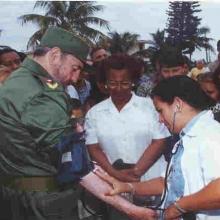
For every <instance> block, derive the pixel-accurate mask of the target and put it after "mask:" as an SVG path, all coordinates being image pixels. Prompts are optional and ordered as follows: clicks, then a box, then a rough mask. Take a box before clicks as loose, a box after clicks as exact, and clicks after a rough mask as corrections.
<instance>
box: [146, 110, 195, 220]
mask: <svg viewBox="0 0 220 220" xmlns="http://www.w3.org/2000/svg"><path fill="white" fill-rule="evenodd" d="M177 110H178V109H177ZM177 110H176V111H174V114H173V122H172V129H171V131H170V133H171V141H172V143H174V140H175V135H174V127H175V121H176V114H177V112H178V111H177ZM179 144H180V141H179V140H178V141H177V142H176V143H175V145H174V147H173V149H172V151H171V158H170V159H169V161H168V163H167V166H166V171H165V177H164V191H163V195H162V197H161V200H160V203H159V204H158V205H156V206H147V208H150V209H153V210H157V211H160V217H159V219H163V217H164V212H165V210H166V208H161V207H162V205H163V203H164V202H165V199H166V195H167V192H168V177H169V175H170V173H171V172H172V166H171V162H172V157H173V156H174V155H175V154H176V153H177V152H178V148H179V147H178V146H179ZM184 215H185V216H182V217H181V218H182V219H186V220H196V215H195V214H194V213H186V214H184Z"/></svg>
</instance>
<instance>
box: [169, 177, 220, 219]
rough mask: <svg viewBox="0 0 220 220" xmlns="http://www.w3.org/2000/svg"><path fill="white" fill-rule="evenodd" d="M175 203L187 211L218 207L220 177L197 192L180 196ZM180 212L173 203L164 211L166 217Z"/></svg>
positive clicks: (219, 204)
mask: <svg viewBox="0 0 220 220" xmlns="http://www.w3.org/2000/svg"><path fill="white" fill-rule="evenodd" d="M177 203H178V205H179V206H180V207H181V208H182V209H184V210H186V211H187V212H197V211H201V210H213V209H220V178H219V179H216V180H214V181H212V182H210V183H209V184H208V185H207V186H205V187H204V188H203V189H201V190H200V191H198V192H197V193H194V194H191V195H188V196H184V197H182V198H181V199H180V200H178V201H177ZM180 214H181V213H180V212H179V211H178V210H177V209H176V208H175V206H174V205H171V206H170V207H168V209H167V210H166V212H165V216H166V219H171V217H177V216H178V215H180Z"/></svg>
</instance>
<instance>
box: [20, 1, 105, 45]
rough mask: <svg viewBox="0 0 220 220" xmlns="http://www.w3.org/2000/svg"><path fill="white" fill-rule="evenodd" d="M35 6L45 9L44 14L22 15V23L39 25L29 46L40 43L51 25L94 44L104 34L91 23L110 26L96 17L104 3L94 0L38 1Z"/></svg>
mask: <svg viewBox="0 0 220 220" xmlns="http://www.w3.org/2000/svg"><path fill="white" fill-rule="evenodd" d="M35 8H42V9H44V10H45V14H44V15H40V14H26V15H22V16H20V17H19V18H18V19H19V20H21V22H22V25H24V24H27V23H29V22H32V23H34V24H36V25H37V26H38V27H39V30H37V31H36V32H35V33H34V34H33V35H32V36H31V37H30V39H29V41H28V44H27V48H29V47H34V46H36V45H38V44H39V41H40V39H41V37H42V36H43V34H44V32H45V31H46V29H47V28H48V27H50V26H57V27H62V28H64V29H66V30H68V31H71V32H73V33H74V34H76V35H77V36H80V37H82V38H84V39H85V40H87V42H88V44H93V43H94V42H95V41H96V40H97V39H98V38H99V37H100V36H104V34H103V33H102V32H101V31H99V30H97V29H94V28H93V27H91V26H89V25H97V26H99V27H104V28H107V29H108V28H109V26H108V25H109V24H108V21H106V20H104V19H101V18H98V17H95V16H94V14H95V13H96V12H99V11H102V10H103V6H102V5H95V2H94V1H37V2H36V3H35V5H34V9H35Z"/></svg>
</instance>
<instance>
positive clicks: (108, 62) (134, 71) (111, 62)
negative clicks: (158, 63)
mask: <svg viewBox="0 0 220 220" xmlns="http://www.w3.org/2000/svg"><path fill="white" fill-rule="evenodd" d="M142 68H143V62H140V60H138V59H137V58H135V57H132V56H129V55H127V54H122V53H117V54H113V55H112V56H110V57H108V58H107V59H105V60H103V61H101V62H100V64H99V66H98V68H97V76H96V77H97V81H98V82H101V83H106V81H107V78H108V73H109V70H110V69H116V70H123V69H126V70H127V71H128V73H129V74H130V79H131V80H132V81H133V82H136V81H137V80H138V79H139V78H140V75H141V69H142Z"/></svg>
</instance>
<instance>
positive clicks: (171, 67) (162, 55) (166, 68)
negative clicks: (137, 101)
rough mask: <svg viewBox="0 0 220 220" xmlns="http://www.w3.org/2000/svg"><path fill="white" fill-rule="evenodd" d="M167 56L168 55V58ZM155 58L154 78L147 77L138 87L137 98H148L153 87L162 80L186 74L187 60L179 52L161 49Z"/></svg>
mask: <svg viewBox="0 0 220 220" xmlns="http://www.w3.org/2000/svg"><path fill="white" fill-rule="evenodd" d="M167 54H169V56H168V55H167ZM156 57H157V58H154V62H155V63H156V66H157V73H156V74H154V77H152V76H151V77H149V76H147V80H145V81H144V82H143V83H141V84H140V85H139V86H138V88H137V95H138V96H142V97H147V96H150V94H151V91H152V89H153V88H154V86H155V85H157V83H158V82H159V81H160V80H162V79H165V78H169V77H172V76H176V75H186V74H187V73H188V68H187V67H188V63H187V59H186V58H185V57H184V56H183V55H182V54H181V52H180V51H178V50H176V49H170V50H168V49H161V50H160V51H159V52H158V53H157V56H156ZM155 75H156V76H155Z"/></svg>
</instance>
